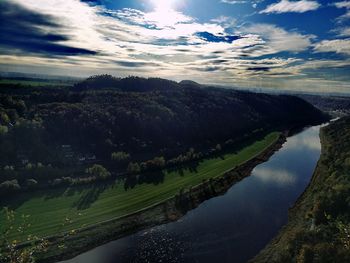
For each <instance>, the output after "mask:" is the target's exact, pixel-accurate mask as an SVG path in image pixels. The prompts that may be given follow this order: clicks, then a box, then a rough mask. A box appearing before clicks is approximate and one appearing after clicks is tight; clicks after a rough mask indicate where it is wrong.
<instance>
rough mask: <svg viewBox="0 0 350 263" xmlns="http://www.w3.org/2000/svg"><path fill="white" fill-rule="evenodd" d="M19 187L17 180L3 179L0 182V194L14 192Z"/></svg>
mask: <svg viewBox="0 0 350 263" xmlns="http://www.w3.org/2000/svg"><path fill="white" fill-rule="evenodd" d="M20 189H21V186H20V185H19V183H18V181H17V180H11V181H5V182H3V183H1V184H0V194H7V193H12V192H16V191H18V190H20Z"/></svg>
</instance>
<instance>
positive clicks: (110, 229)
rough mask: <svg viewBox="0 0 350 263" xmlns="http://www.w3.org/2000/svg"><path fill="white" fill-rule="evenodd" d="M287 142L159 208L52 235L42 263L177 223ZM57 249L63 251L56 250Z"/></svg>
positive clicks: (275, 143)
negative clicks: (165, 224)
mask: <svg viewBox="0 0 350 263" xmlns="http://www.w3.org/2000/svg"><path fill="white" fill-rule="evenodd" d="M285 140H286V134H280V135H279V136H278V138H277V139H276V140H274V141H273V142H272V143H271V144H270V145H268V146H267V147H266V148H265V149H263V150H262V151H261V152H259V153H258V154H256V155H255V156H254V157H252V158H250V159H249V160H248V161H245V162H243V163H242V164H240V165H239V166H237V167H235V168H234V169H231V170H228V171H226V172H224V173H221V174H219V175H218V176H216V177H214V178H212V179H208V180H204V181H202V183H200V184H198V185H197V186H195V187H191V188H189V189H186V190H183V191H181V192H180V193H178V194H177V195H176V196H174V197H172V198H169V199H167V200H165V201H163V202H160V203H158V204H156V205H153V206H151V207H147V208H145V209H142V210H140V211H138V212H135V213H132V214H129V215H127V216H123V217H119V218H115V219H112V220H108V221H105V222H102V223H99V224H96V225H93V226H89V227H85V228H80V229H77V230H76V231H75V232H74V234H70V233H66V234H65V235H60V236H52V237H50V238H48V239H49V241H50V242H51V245H50V247H49V250H48V252H47V253H45V254H42V255H40V260H39V262H55V261H59V260H63V259H68V258H72V257H74V256H76V255H78V254H81V253H83V252H85V251H88V250H90V249H92V248H94V247H97V246H99V245H102V244H104V243H107V242H109V241H112V240H116V239H118V238H121V237H123V236H127V235H130V234H132V233H135V232H137V231H140V230H142V229H145V228H148V227H152V226H155V225H159V224H164V223H167V222H171V221H175V220H177V219H179V218H180V217H182V216H183V215H184V214H186V212H187V211H189V210H191V209H193V208H195V207H197V206H198V205H199V204H200V203H202V202H203V201H204V200H207V199H209V198H211V197H214V196H218V195H220V194H223V193H225V192H226V191H227V190H228V189H229V188H230V187H231V186H232V185H233V184H235V183H236V182H238V181H240V180H242V179H243V178H244V177H246V176H249V175H250V172H251V171H252V169H253V168H254V167H255V166H256V165H258V164H260V163H262V162H265V161H267V160H268V159H269V158H270V156H272V155H273V153H274V152H275V151H277V150H279V149H280V148H281V147H282V144H283V143H284V142H285ZM57 247H60V249H53V248H57Z"/></svg>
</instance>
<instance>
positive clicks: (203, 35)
mask: <svg viewBox="0 0 350 263" xmlns="http://www.w3.org/2000/svg"><path fill="white" fill-rule="evenodd" d="M196 35H197V36H198V37H200V38H202V39H204V40H206V41H208V42H226V43H232V42H233V41H235V40H237V39H240V38H241V37H240V36H230V35H227V36H216V35H214V34H212V33H209V32H199V33H197V34H196Z"/></svg>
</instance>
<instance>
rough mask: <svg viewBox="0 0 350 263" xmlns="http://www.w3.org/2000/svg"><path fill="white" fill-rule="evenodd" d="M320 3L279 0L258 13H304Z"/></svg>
mask: <svg viewBox="0 0 350 263" xmlns="http://www.w3.org/2000/svg"><path fill="white" fill-rule="evenodd" d="M320 6H321V5H320V4H319V3H318V2H317V1H309V0H301V1H289V0H281V1H280V2H278V3H274V4H271V5H269V6H268V7H267V8H266V9H264V10H262V11H260V14H270V13H276V14H281V13H288V12H293V13H305V12H308V11H313V10H316V9H318V8H319V7H320Z"/></svg>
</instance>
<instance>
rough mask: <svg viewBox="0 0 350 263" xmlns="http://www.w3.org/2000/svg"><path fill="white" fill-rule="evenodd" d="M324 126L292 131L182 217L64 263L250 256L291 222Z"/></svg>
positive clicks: (222, 260) (231, 259)
mask: <svg viewBox="0 0 350 263" xmlns="http://www.w3.org/2000/svg"><path fill="white" fill-rule="evenodd" d="M319 129H320V126H314V127H310V128H307V129H305V130H304V131H302V132H300V133H298V134H296V135H294V136H291V137H289V138H288V139H287V142H286V143H285V144H284V145H283V147H282V149H280V150H279V151H278V152H276V153H275V154H274V155H273V156H272V157H271V158H270V159H269V161H267V162H265V163H263V164H260V165H258V166H257V167H256V168H255V169H254V170H253V172H252V175H251V176H249V177H247V178H245V179H244V180H242V181H241V182H239V183H237V184H235V185H233V186H232V187H231V188H230V189H229V190H228V191H227V193H226V194H225V195H222V196H219V197H215V198H212V199H210V200H208V201H205V202H204V203H202V204H201V205H200V206H199V207H197V208H196V209H194V210H192V211H190V212H188V213H187V214H186V215H185V216H184V217H182V218H181V219H180V220H179V221H177V222H173V223H169V224H165V225H161V226H157V227H153V228H151V229H148V230H145V231H141V232H139V233H136V234H134V235H131V236H127V237H125V238H121V239H119V240H116V241H113V242H110V243H108V244H105V245H102V246H100V247H97V248H95V249H93V250H91V251H89V252H86V253H84V254H81V255H79V256H77V257H76V258H74V259H71V260H68V261H63V262H61V263H124V262H125V263H126V262H150V263H158V262H164V263H171V262H191V263H194V262H200V263H207V262H208V263H209V262H210V263H212V262H218V263H219V262H220V263H225V262H230V263H232V262H234V263H240V262H246V261H247V260H249V259H251V258H252V257H254V256H255V255H256V254H257V253H258V252H259V251H260V250H261V249H262V248H264V246H265V245H266V244H267V243H268V242H269V241H270V240H271V239H272V238H273V237H274V236H275V235H276V234H277V233H278V231H279V229H280V228H281V227H282V226H283V225H284V224H286V223H287V215H288V208H289V207H290V206H292V205H293V204H294V202H295V201H296V199H297V198H298V196H300V194H301V193H302V192H303V191H304V189H305V188H306V186H307V185H308V183H309V181H310V179H311V177H312V174H313V171H314V169H315V166H316V164H317V161H318V159H319V157H320V151H321V145H320V140H319Z"/></svg>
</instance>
